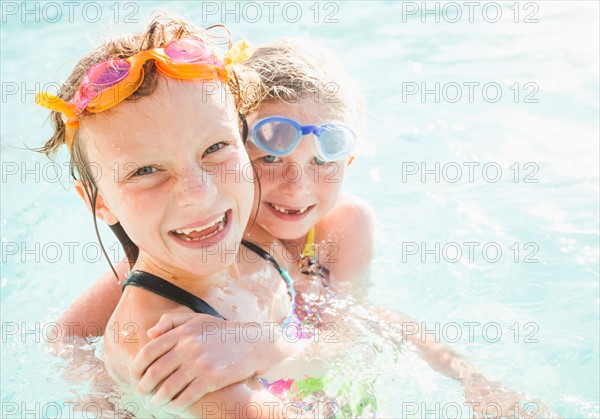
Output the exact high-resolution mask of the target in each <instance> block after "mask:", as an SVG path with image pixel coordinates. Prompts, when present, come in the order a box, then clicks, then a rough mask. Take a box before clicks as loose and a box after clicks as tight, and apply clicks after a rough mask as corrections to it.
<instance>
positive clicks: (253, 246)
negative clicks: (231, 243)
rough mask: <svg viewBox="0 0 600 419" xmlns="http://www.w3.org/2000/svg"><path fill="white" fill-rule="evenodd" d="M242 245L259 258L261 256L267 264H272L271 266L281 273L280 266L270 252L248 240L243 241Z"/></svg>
mask: <svg viewBox="0 0 600 419" xmlns="http://www.w3.org/2000/svg"><path fill="white" fill-rule="evenodd" d="M242 244H243V245H244V246H246V247H247V248H248V249H250V250H252V251H253V252H254V253H256V254H257V255H258V256H260V257H261V258H263V259H264V260H266V261H267V262H270V263H271V265H273V266H274V267H275V269H277V272H279V273H281V267H280V266H279V264H278V263H277V261H276V260H275V258H274V257H273V256H272V255H271V254H270V253H269V252H267V251H266V250H264V249H263V248H261V247H259V246H257V245H256V244H254V243H252V242H249V241H247V240H243V239H242Z"/></svg>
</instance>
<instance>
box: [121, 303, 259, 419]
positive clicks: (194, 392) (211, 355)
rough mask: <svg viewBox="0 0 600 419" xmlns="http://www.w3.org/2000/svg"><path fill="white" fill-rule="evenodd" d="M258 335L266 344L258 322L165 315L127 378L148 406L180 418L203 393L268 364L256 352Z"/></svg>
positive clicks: (150, 333) (187, 315) (249, 375)
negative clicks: (152, 405) (160, 408)
mask: <svg viewBox="0 0 600 419" xmlns="http://www.w3.org/2000/svg"><path fill="white" fill-rule="evenodd" d="M244 327H246V328H247V330H246V329H244V330H242V329H243V328H244ZM249 328H253V329H249ZM258 328H260V330H258ZM254 329H256V330H254ZM259 333H260V334H261V335H260V336H262V337H263V340H265V339H264V337H267V336H266V334H267V333H268V332H267V331H265V330H263V328H262V327H261V326H260V325H258V324H257V323H253V324H252V326H250V324H248V323H234V322H227V321H225V320H221V319H216V318H215V317H213V316H209V315H205V314H197V313H177V314H164V315H162V316H161V318H160V320H159V321H158V323H157V324H156V325H155V326H154V327H152V328H151V329H149V330H148V336H149V337H150V338H151V339H153V340H152V341H151V342H150V343H148V344H146V345H145V346H144V347H143V348H142V349H141V350H140V352H139V353H138V354H137V356H136V357H135V359H134V360H133V363H132V364H131V366H130V368H129V370H130V374H131V379H132V381H133V383H134V384H136V383H137V386H136V390H137V391H138V392H139V393H141V394H145V395H150V394H151V393H154V395H153V397H152V399H151V400H150V403H153V404H156V405H160V406H162V408H163V409H165V410H167V411H169V412H172V413H181V412H182V411H183V410H185V409H187V408H189V407H190V406H191V405H193V404H194V403H196V402H197V401H198V400H200V399H201V398H202V397H203V396H204V395H205V394H207V393H210V392H214V391H217V390H220V389H222V388H224V387H227V386H228V385H231V384H234V383H237V382H240V381H244V380H246V379H248V378H250V377H253V376H254V375H256V374H257V372H258V370H259V368H260V366H261V365H262V364H266V363H267V361H266V357H265V356H264V351H259V350H255V347H256V346H258V345H259V342H260V341H259V342H256V339H254V338H255V337H256V336H258V335H259ZM246 336H248V339H244V337H246ZM251 338H252V339H251Z"/></svg>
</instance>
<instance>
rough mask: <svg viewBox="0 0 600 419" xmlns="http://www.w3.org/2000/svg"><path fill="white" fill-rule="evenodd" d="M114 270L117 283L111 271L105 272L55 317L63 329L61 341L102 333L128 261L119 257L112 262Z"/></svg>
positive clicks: (125, 273)
mask: <svg viewBox="0 0 600 419" xmlns="http://www.w3.org/2000/svg"><path fill="white" fill-rule="evenodd" d="M115 270H116V271H117V274H118V275H119V277H120V278H121V281H120V282H121V284H117V278H115V274H114V273H113V272H112V271H109V272H106V273H105V274H104V275H103V276H102V277H101V278H100V279H99V280H98V281H96V282H95V283H94V284H93V285H92V286H91V287H90V288H88V289H87V290H86V291H85V292H84V293H83V294H82V295H81V296H79V297H78V298H77V299H76V300H75V301H74V302H73V304H71V305H70V306H69V308H67V311H65V313H64V314H63V315H62V316H61V317H60V319H58V320H57V323H58V324H59V325H61V326H63V329H64V330H63V342H70V343H72V342H73V340H74V338H75V337H84V338H85V337H87V336H102V335H103V334H104V329H105V328H106V324H107V323H108V319H110V316H111V314H112V312H113V311H114V309H115V307H116V306H117V303H118V302H119V298H121V285H122V284H123V281H124V280H125V279H126V278H127V275H128V274H129V264H128V263H127V262H126V261H125V260H123V261H121V262H119V263H118V264H117V265H116V266H115ZM84 335H85V336H84Z"/></svg>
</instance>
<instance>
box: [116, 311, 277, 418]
mask: <svg viewBox="0 0 600 419" xmlns="http://www.w3.org/2000/svg"><path fill="white" fill-rule="evenodd" d="M188 317H192V318H195V319H197V322H196V324H195V326H197V327H198V330H201V331H203V332H200V334H199V335H198V334H196V333H192V332H193V331H190V330H189V329H188V332H190V333H188V334H187V335H186V336H187V339H181V340H177V342H176V344H178V345H179V348H180V349H182V350H183V351H184V352H183V353H189V352H190V351H193V350H195V352H194V356H192V358H196V357H199V358H201V360H200V361H199V362H200V363H201V362H202V360H203V361H205V362H209V361H208V360H210V362H213V363H214V364H215V365H210V366H211V368H210V369H211V370H220V373H221V374H222V373H223V372H224V369H225V368H227V373H228V374H229V375H230V376H233V375H236V374H237V375H239V376H240V377H241V378H238V382H236V383H234V384H231V385H229V386H226V387H223V388H221V389H219V388H218V387H217V386H219V385H221V384H216V381H215V380H213V377H212V376H209V375H207V376H203V375H202V371H200V372H197V371H195V370H194V369H193V368H191V367H189V366H188V365H186V366H185V367H182V368H181V371H180V372H182V373H183V375H184V376H185V375H186V372H187V373H191V375H192V376H193V377H196V373H198V376H199V377H200V378H201V379H202V378H203V377H204V378H206V379H205V380H203V382H201V383H198V382H192V383H189V387H188V389H187V390H186V392H188V390H189V393H191V397H192V398H193V400H194V402H193V403H190V402H189V401H188V400H186V399H183V400H184V401H185V403H182V400H180V398H181V396H182V395H183V394H182V395H178V392H177V391H175V392H172V391H171V390H170V389H169V387H171V385H172V383H171V382H170V381H169V382H164V383H161V387H160V388H161V390H162V391H165V392H166V393H167V394H173V395H171V396H170V397H169V398H162V397H160V395H159V394H158V393H157V394H155V395H154V397H151V398H150V397H148V398H146V400H147V401H149V403H150V405H151V406H152V408H151V409H152V410H153V411H154V412H156V413H160V412H161V411H162V412H163V413H165V414H166V413H168V414H174V415H176V416H177V417H203V418H213V417H218V418H220V417H225V416H227V415H231V416H233V417H257V418H267V417H269V418H271V417H282V416H283V415H282V414H281V412H282V408H283V403H282V402H281V401H280V400H279V399H277V398H276V397H275V396H274V395H272V394H271V393H269V392H268V391H266V390H264V389H263V388H262V386H261V385H260V384H259V383H258V381H257V380H254V379H249V380H245V379H246V378H247V377H248V373H247V372H246V371H245V370H246V369H252V359H249V358H246V357H244V356H243V354H244V353H247V352H246V349H247V348H246V347H245V346H244V345H240V344H238V343H233V344H231V343H225V346H224V345H223V343H221V342H219V345H220V346H219V345H210V344H208V343H202V336H204V335H206V331H207V330H213V329H212V327H213V326H214V325H215V324H216V323H217V322H222V321H220V320H216V319H214V318H213V317H211V316H208V315H202V314H196V313H173V314H171V315H163V317H162V318H163V319H165V322H166V323H167V324H177V323H178V322H181V321H183V320H184V319H186V318H188ZM207 319H209V320H208V321H207ZM121 320H122V319H121ZM137 320H139V321H137ZM153 321H155V317H154V316H153V315H150V316H141V317H138V319H135V318H132V319H130V320H129V321H127V322H126V324H137V325H138V327H139V330H137V331H136V332H135V333H134V334H133V335H130V336H121V338H122V339H121V338H120V339H119V340H113V339H110V337H109V336H105V353H106V354H107V365H108V366H109V368H110V370H111V372H112V373H113V374H114V375H116V376H117V377H118V378H119V379H120V380H121V381H123V382H125V383H128V384H129V385H131V386H132V387H134V388H135V387H136V383H137V379H136V376H135V374H131V370H130V366H133V365H135V364H136V362H137V356H138V355H140V356H141V357H144V353H147V352H148V351H149V349H148V348H151V347H149V345H148V343H149V342H150V337H149V336H150V335H152V334H149V333H147V331H148V329H147V325H148V324H151V323H152V322H153ZM223 323H226V322H223ZM230 323H231V322H230ZM159 324H160V322H159ZM115 325H117V323H115ZM184 325H185V322H184ZM115 327H116V326H115ZM229 330H231V329H229ZM198 336H199V338H200V339H199V341H198V342H194V341H193V340H194V337H198ZM222 336H224V335H223V334H218V335H217V337H218V339H217V341H218V340H220V339H221V337H222ZM232 339H233V340H235V336H232ZM157 341H158V339H157V340H156V341H154V342H157ZM164 342H166V341H164V340H163V343H164ZM170 343H172V342H167V346H168V344H170ZM211 348H217V349H218V348H220V349H221V350H220V351H211ZM155 349H156V348H155ZM163 349H164V348H163ZM150 350H151V351H154V349H150ZM159 352H160V350H159ZM238 352H242V355H241V356H239V354H238ZM180 353H181V352H180ZM234 355H235V356H234ZM254 356H255V357H256V358H257V359H261V358H260V357H257V354H254ZM165 358H168V355H166V356H165V357H162V358H161V360H159V362H158V364H153V365H152V367H153V369H152V370H147V371H146V372H147V373H148V374H150V375H152V376H153V377H155V378H156V377H160V376H163V375H165V373H166V375H170V374H171V373H172V372H173V370H171V369H169V368H170V364H169V363H168V362H167V363H164V362H163V363H161V362H160V361H165ZM231 358H233V359H234V360H232V359H231ZM240 358H242V359H241V360H240ZM262 358H263V362H264V363H266V362H267V360H266V358H265V357H264V356H262ZM186 359H187V358H186ZM143 369H144V368H141V370H143ZM242 370H243V371H242ZM207 372H208V369H207ZM244 380H245V381H244ZM160 381H162V380H160V379H158V381H157V382H160ZM201 381H202V380H201ZM198 384H200V385H198ZM186 385H187V384H186ZM205 388H208V391H212V392H211V393H209V394H204V393H206V390H205ZM197 391H203V392H204V393H203V394H202V397H201V398H200V397H197V394H196V392H197ZM144 396H149V394H144ZM157 396H158V397H157ZM174 396H178V397H177V399H175V400H174V401H172V402H169V401H170V398H171V397H174ZM286 407H287V406H286Z"/></svg>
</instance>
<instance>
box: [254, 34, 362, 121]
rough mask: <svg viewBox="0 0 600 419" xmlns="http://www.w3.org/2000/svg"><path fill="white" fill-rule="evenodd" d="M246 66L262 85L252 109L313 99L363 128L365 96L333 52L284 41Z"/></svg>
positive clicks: (295, 40) (259, 50)
mask: <svg viewBox="0 0 600 419" xmlns="http://www.w3.org/2000/svg"><path fill="white" fill-rule="evenodd" d="M244 64H245V65H246V66H247V67H249V68H250V69H252V70H253V71H255V72H256V73H257V74H258V76H259V77H260V82H261V83H260V85H258V89H256V91H254V92H253V95H252V97H251V102H250V106H249V109H256V108H258V107H260V105H261V104H262V103H265V102H275V101H282V102H286V103H297V102H299V101H301V100H304V99H310V100H313V101H314V102H315V103H321V104H324V105H325V106H327V108H328V109H329V111H330V113H331V114H332V115H333V116H334V117H335V118H336V119H338V120H340V121H341V122H345V123H348V124H349V125H353V126H354V127H355V128H358V129H360V128H362V119H363V103H364V101H363V98H362V95H361V93H360V91H359V89H358V86H357V84H356V82H355V81H354V80H352V78H351V77H350V76H349V74H348V72H347V71H346V70H345V68H344V66H343V65H342V64H341V63H340V62H339V61H338V60H337V59H336V58H335V56H334V55H333V53H332V51H331V50H329V49H327V48H325V47H323V46H321V45H318V44H316V43H314V42H312V41H310V40H308V39H303V38H282V39H279V40H277V41H275V42H272V43H270V44H268V45H266V46H263V47H260V48H257V49H256V50H255V51H254V54H253V55H252V56H251V57H250V58H249V59H248V60H247V61H245V62H244ZM357 125H358V126H357Z"/></svg>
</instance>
